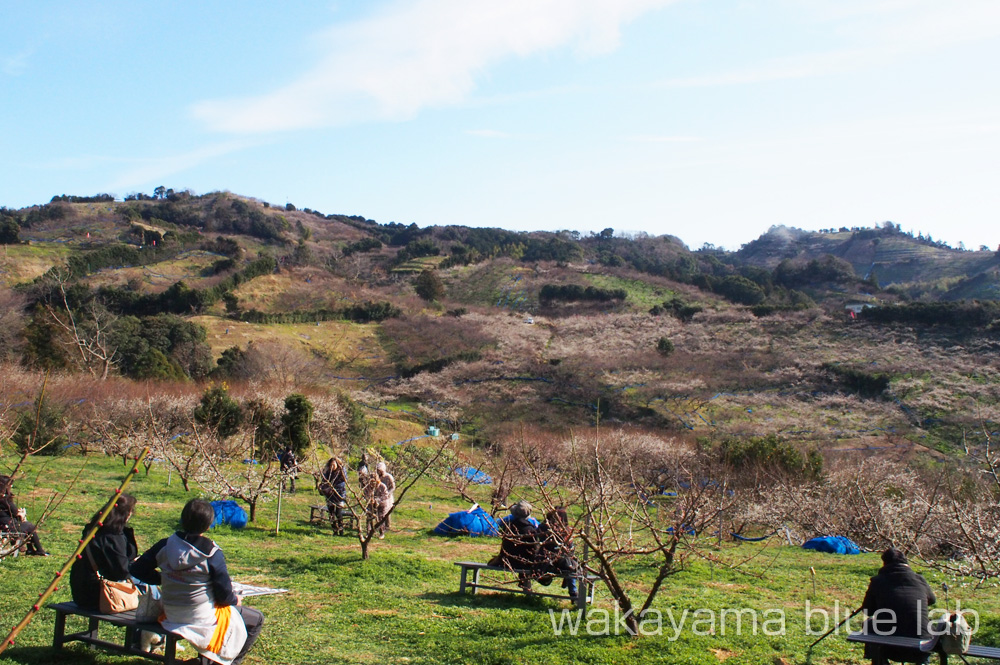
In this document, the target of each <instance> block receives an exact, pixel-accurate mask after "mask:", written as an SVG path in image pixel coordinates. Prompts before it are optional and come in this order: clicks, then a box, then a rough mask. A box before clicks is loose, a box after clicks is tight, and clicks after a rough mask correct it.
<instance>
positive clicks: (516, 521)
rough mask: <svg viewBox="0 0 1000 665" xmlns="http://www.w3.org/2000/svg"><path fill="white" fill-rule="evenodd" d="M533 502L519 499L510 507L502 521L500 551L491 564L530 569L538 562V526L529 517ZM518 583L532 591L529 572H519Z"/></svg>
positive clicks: (513, 568) (520, 569) (514, 568)
mask: <svg viewBox="0 0 1000 665" xmlns="http://www.w3.org/2000/svg"><path fill="white" fill-rule="evenodd" d="M530 516H531V504H530V503H528V502H527V501H518V502H517V503H515V504H514V505H512V506H511V507H510V517H508V518H507V519H505V520H501V521H500V535H501V537H502V538H503V540H502V542H501V543H500V553H499V554H498V555H496V556H495V557H493V559H492V560H491V561H490V564H491V565H494V566H503V567H505V568H509V569H510V570H518V571H529V570H532V569H534V567H535V565H536V564H537V563H538V528H537V527H536V526H535V525H534V523H533V522H532V521H531V520H530V519H528V518H529V517H530ZM517 581H518V585H519V586H520V587H521V589H523V590H524V591H531V576H530V575H529V574H528V573H527V572H521V573H519V574H518V579H517Z"/></svg>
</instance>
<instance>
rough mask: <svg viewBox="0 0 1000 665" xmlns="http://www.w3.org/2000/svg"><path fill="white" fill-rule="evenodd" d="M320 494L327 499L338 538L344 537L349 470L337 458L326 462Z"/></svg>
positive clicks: (332, 523)
mask: <svg viewBox="0 0 1000 665" xmlns="http://www.w3.org/2000/svg"><path fill="white" fill-rule="evenodd" d="M319 493H320V494H322V495H323V496H324V497H326V510H327V514H329V515H330V524H331V525H332V526H333V531H334V533H336V534H337V535H338V536H342V535H344V511H345V510H346V509H347V469H346V468H345V467H344V463H343V462H341V461H340V460H339V459H338V458H336V457H331V458H330V459H328V460H327V461H326V464H325V465H324V466H323V470H322V471H321V472H320V476H319Z"/></svg>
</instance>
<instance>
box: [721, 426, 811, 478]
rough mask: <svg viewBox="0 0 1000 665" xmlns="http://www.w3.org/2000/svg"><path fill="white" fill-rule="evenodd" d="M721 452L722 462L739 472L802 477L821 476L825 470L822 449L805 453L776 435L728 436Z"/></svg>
mask: <svg viewBox="0 0 1000 665" xmlns="http://www.w3.org/2000/svg"><path fill="white" fill-rule="evenodd" d="M719 451H720V454H721V457H722V461H723V462H725V463H726V464H728V465H729V466H731V467H733V468H734V469H736V470H739V471H753V470H758V469H759V470H767V471H769V472H774V471H779V472H783V473H785V474H788V475H790V476H792V477H795V478H800V479H815V478H819V476H820V474H821V473H822V471H823V458H822V456H820V454H819V453H818V452H816V451H809V453H808V454H805V455H804V454H803V453H802V451H801V450H799V449H798V448H796V447H795V444H793V443H792V442H790V441H786V440H785V439H782V438H780V437H777V436H775V435H773V434H769V435H767V436H752V437H748V438H745V439H738V438H731V439H726V440H725V441H723V442H722V445H721V446H720V448H719Z"/></svg>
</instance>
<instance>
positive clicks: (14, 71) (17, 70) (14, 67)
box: [0, 49, 35, 76]
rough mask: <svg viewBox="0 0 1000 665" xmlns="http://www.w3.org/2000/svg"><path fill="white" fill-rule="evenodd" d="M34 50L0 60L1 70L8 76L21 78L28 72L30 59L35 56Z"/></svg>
mask: <svg viewBox="0 0 1000 665" xmlns="http://www.w3.org/2000/svg"><path fill="white" fill-rule="evenodd" d="M34 52H35V51H34V49H27V50H24V51H21V52H20V53H15V54H14V55H11V56H6V57H4V58H3V59H2V60H0V69H2V70H3V73H4V74H7V75H8V76H20V75H21V74H23V73H24V72H26V71H27V70H28V58H30V57H31V56H32V55H33V54H34Z"/></svg>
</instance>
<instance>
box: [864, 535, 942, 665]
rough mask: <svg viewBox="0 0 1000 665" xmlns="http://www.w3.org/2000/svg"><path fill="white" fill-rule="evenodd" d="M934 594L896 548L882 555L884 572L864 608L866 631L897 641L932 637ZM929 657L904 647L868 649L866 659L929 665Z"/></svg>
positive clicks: (873, 584)
mask: <svg viewBox="0 0 1000 665" xmlns="http://www.w3.org/2000/svg"><path fill="white" fill-rule="evenodd" d="M936 600H937V599H936V598H935V597H934V592H933V591H931V587H930V585H929V584H927V580H925V579H924V578H923V577H922V576H921V575H919V574H917V573H916V572H914V571H913V569H912V568H910V566H909V565H908V564H907V563H906V556H905V555H904V554H903V553H902V552H901V551H899V550H898V549H896V548H890V549H887V550H886V551H885V552H883V553H882V568H881V570H879V571H878V575H876V576H875V577H873V578H871V582H870V583H869V585H868V591H867V592H866V593H865V599H864V602H862V604H861V607H862V608H863V609H864V610H865V612H866V614H867V615H868V622H867V624H866V631H867V632H872V633H877V634H881V635H893V636H896V637H919V638H926V637H930V635H931V633H930V630H929V629H930V623H929V621H928V618H927V608H928V607H929V606H931V605H933V604H934V603H935V602H936ZM928 655H929V654H926V653H923V652H921V651H919V650H917V649H908V648H905V647H887V646H882V647H881V648H879V647H878V645H873V644H866V645H865V658H871V659H872V665H884V664H885V663H887V662H888V661H889V660H896V661H901V662H907V663H926V662H927V657H928Z"/></svg>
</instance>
